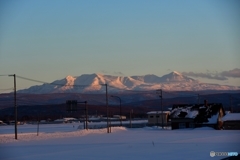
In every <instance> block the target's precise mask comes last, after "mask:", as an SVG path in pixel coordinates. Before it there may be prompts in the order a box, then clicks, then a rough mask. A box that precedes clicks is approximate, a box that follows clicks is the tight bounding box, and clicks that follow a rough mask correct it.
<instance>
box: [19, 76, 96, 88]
mask: <svg viewBox="0 0 240 160" xmlns="http://www.w3.org/2000/svg"><path fill="white" fill-rule="evenodd" d="M16 77H17V78H20V79H24V80H28V81H32V82H38V83H43V84H49V85H56V86H74V87H86V86H100V85H75V84H73V85H72V84H59V83H48V82H45V81H41V80H35V79H31V78H27V77H22V76H18V75H16Z"/></svg>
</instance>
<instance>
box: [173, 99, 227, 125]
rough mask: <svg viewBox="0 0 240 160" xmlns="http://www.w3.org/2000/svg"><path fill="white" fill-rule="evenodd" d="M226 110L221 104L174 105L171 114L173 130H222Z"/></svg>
mask: <svg viewBox="0 0 240 160" xmlns="http://www.w3.org/2000/svg"><path fill="white" fill-rule="evenodd" d="M224 115H225V112H224V108H223V106H222V104H220V103H212V104H207V103H206V101H205V103H204V104H200V105H198V104H195V105H192V104H181V105H173V107H172V111H171V113H170V119H171V126H172V129H181V128H195V127H204V126H207V127H213V128H216V129H221V128H222V117H223V116H224Z"/></svg>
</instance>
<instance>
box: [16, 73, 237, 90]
mask: <svg viewBox="0 0 240 160" xmlns="http://www.w3.org/2000/svg"><path fill="white" fill-rule="evenodd" d="M103 84H108V86H109V92H119V91H124V90H156V89H159V88H161V89H163V90H169V91H183V90H184V91H193V90H195V91H196V90H238V89H239V88H238V87H234V86H224V85H218V84H206V83H200V82H199V81H198V80H195V79H192V78H189V77H187V76H184V75H182V74H181V73H179V72H176V71H174V72H171V73H169V74H166V75H164V76H162V77H158V76H156V75H154V74H147V75H144V76H128V77H123V76H120V77H119V76H112V75H103V74H96V73H94V74H83V75H81V76H77V77H73V76H70V75H69V76H67V77H66V78H64V79H61V80H56V81H54V82H52V83H48V84H47V83H46V84H43V85H39V86H32V87H30V88H28V89H23V90H19V91H18V93H38V94H45V93H86V92H91V93H94V92H97V93H99V92H105V88H104V87H103ZM79 86H81V87H79Z"/></svg>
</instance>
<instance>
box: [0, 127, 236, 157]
mask: <svg viewBox="0 0 240 160" xmlns="http://www.w3.org/2000/svg"><path fill="white" fill-rule="evenodd" d="M78 125H79V124H54V125H53V124H52V125H41V126H40V133H39V136H37V133H36V131H37V126H36V125H23V126H18V128H19V135H18V140H15V139H14V126H0V159H4V160H5V159H6V160H8V159H9V160H10V159H11V160H14V159H18V160H21V159H22V160H28V159H34V160H37V159H39V160H40V159H221V158H224V157H213V158H212V157H210V156H209V155H210V151H215V152H238V153H240V147H239V146H240V138H239V137H240V132H239V131H227V130H220V131H219V130H213V129H211V128H197V129H184V130H162V129H160V128H157V127H151V128H150V127H146V128H140V129H127V128H124V127H114V128H112V133H109V134H108V133H106V132H107V130H106V129H91V130H88V131H86V130H82V129H81V130H79V129H77V126H78Z"/></svg>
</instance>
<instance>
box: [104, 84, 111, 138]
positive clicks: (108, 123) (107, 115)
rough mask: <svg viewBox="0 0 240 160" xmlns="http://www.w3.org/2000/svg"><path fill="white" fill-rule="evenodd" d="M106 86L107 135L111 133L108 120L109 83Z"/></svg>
mask: <svg viewBox="0 0 240 160" xmlns="http://www.w3.org/2000/svg"><path fill="white" fill-rule="evenodd" d="M104 86H106V108H107V133H110V131H109V119H108V90H107V83H106V84H104Z"/></svg>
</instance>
